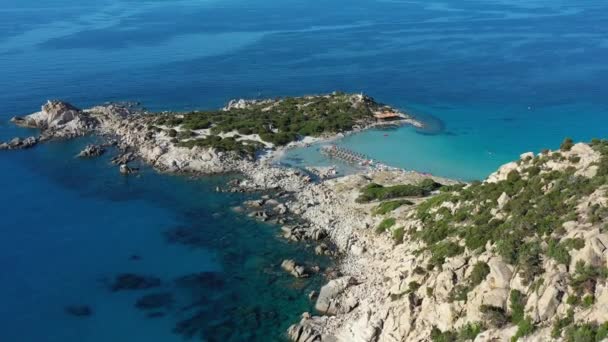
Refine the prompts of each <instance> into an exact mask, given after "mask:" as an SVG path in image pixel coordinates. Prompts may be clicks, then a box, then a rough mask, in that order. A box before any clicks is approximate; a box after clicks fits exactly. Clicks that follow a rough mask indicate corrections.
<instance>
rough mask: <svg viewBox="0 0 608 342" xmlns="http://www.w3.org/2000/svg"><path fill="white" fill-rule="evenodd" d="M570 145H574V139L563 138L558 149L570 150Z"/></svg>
mask: <svg viewBox="0 0 608 342" xmlns="http://www.w3.org/2000/svg"><path fill="white" fill-rule="evenodd" d="M572 146H574V141H573V140H572V138H565V139H564V141H562V144H561V145H560V146H559V149H560V150H562V151H570V150H571V149H572Z"/></svg>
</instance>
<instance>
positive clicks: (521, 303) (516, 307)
mask: <svg viewBox="0 0 608 342" xmlns="http://www.w3.org/2000/svg"><path fill="white" fill-rule="evenodd" d="M509 302H510V306H511V322H512V323H514V324H518V323H519V322H520V321H521V320H522V319H524V309H525V306H526V297H525V296H524V294H523V293H521V292H519V291H518V290H511V294H510V295H509Z"/></svg>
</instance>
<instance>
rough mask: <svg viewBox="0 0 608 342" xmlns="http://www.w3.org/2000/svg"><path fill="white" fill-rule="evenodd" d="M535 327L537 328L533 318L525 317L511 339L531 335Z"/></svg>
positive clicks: (515, 339)
mask: <svg viewBox="0 0 608 342" xmlns="http://www.w3.org/2000/svg"><path fill="white" fill-rule="evenodd" d="M534 329H536V327H535V326H534V322H533V321H532V318H530V317H526V318H525V319H522V320H521V321H519V323H518V324H517V332H516V333H515V336H513V337H511V341H512V342H515V341H517V340H518V339H519V338H520V337H524V336H528V335H530V334H531V333H532V332H534Z"/></svg>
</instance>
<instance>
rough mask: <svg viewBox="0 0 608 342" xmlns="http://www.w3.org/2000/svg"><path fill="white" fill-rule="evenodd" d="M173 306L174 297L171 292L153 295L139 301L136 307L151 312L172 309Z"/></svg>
mask: <svg viewBox="0 0 608 342" xmlns="http://www.w3.org/2000/svg"><path fill="white" fill-rule="evenodd" d="M172 304H173V295H172V294H171V293H169V292H159V293H151V294H148V295H145V296H143V297H141V298H139V299H138V300H137V302H136V303H135V307H137V308H138V309H142V310H151V309H159V308H166V307H170V306H171V305H172Z"/></svg>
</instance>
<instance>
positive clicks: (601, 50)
mask: <svg viewBox="0 0 608 342" xmlns="http://www.w3.org/2000/svg"><path fill="white" fill-rule="evenodd" d="M607 20H608V3H606V2H605V1H600V0H589V1H575V0H509V1H507V0H483V1H482V0H471V1H461V0H446V1H433V0H403V1H401V0H366V1H363V0H348V1H346V0H328V1H323V2H314V1H309V0H308V1H305V0H281V1H278V0H261V1H244V0H198V1H194V0H175V1H160V0H142V1H133V0H99V1H95V2H83V1H74V0H47V1H44V2H42V1H34V0H3V1H2V6H1V8H0V140H7V139H9V138H11V137H13V136H27V135H31V134H35V133H36V132H33V131H27V130H23V129H18V128H15V127H13V126H12V125H11V124H10V123H9V122H8V120H9V118H10V117H11V116H13V115H22V114H27V113H30V112H33V111H36V110H38V109H39V108H40V106H41V105H42V104H43V102H44V101H46V100H47V99H63V100H66V101H69V102H71V103H73V104H74V105H76V106H80V107H86V106H90V105H94V104H98V103H103V102H107V101H138V102H141V103H142V104H143V105H144V106H145V107H147V108H148V109H151V110H158V111H161V110H167V109H173V110H191V109H195V108H199V109H200V108H216V107H219V106H221V105H223V104H224V103H225V102H227V101H228V100H229V99H232V98H239V97H246V98H259V97H276V96H287V95H304V94H314V93H324V92H331V91H334V90H342V91H347V92H364V93H367V94H369V95H371V96H373V97H374V98H375V99H376V100H378V101H380V102H384V103H387V104H390V105H392V106H395V107H397V108H399V109H402V110H404V111H407V112H409V113H412V114H415V115H416V116H417V117H419V118H421V119H422V120H424V121H425V122H426V123H427V124H428V125H427V128H425V129H424V130H417V129H414V128H411V127H401V128H397V129H389V130H370V131H367V132H364V133H361V134H356V135H352V136H349V137H347V138H346V139H344V140H342V141H339V142H338V144H340V145H343V146H345V147H348V148H351V149H353V150H356V151H358V152H362V153H366V154H368V155H370V156H372V157H374V158H375V159H379V160H381V161H384V162H385V163H388V164H391V165H395V166H399V167H403V168H406V169H414V170H418V171H423V172H431V173H433V174H437V175H441V176H448V177H454V178H458V179H463V180H472V179H481V178H483V177H485V176H487V175H488V174H489V173H490V172H492V170H494V169H495V168H496V167H498V166H499V165H501V164H502V163H505V162H507V161H509V160H512V159H514V158H517V157H518V155H519V154H520V153H522V152H525V151H539V150H541V149H542V148H545V147H548V148H554V147H557V146H558V145H559V143H560V142H561V140H562V139H563V138H564V137H566V136H570V137H573V138H574V139H575V140H589V139H591V138H593V137H608V82H607V81H606V80H608V64H607V63H606V60H608V31H607V30H606V25H605V23H606V21H607ZM91 140H95V138H94V137H85V138H82V139H77V140H73V141H69V142H54V143H48V144H44V145H41V146H38V147H36V148H34V149H32V150H27V151H19V152H5V153H2V154H0V170H2V171H1V172H2V174H1V176H2V177H0V189H2V196H0V217H1V220H0V266H1V267H2V272H0V302H2V305H0V322H2V326H1V329H0V340H1V341H10V342H12V341H25V342H29V341H36V342H38V341H61V342H70V341H78V342H81V341H90V342H102V341H103V342H107V341H118V342H121V341H149V342H160V341H163V342H172V341H182V340H184V339H186V340H187V339H192V340H203V341H275V340H281V339H282V338H283V337H284V330H285V329H286V328H287V327H288V326H289V324H291V323H292V322H294V321H296V320H297V319H298V316H299V314H300V313H301V312H303V311H307V310H311V309H312V308H311V303H310V302H309V301H308V299H307V296H306V295H307V293H308V292H309V291H311V290H313V289H317V288H318V287H319V285H320V284H321V283H322V282H323V279H322V278H321V277H320V276H318V277H313V278H311V279H308V280H295V279H293V278H291V277H290V276H288V275H286V274H285V273H284V272H282V271H281V270H280V267H279V264H280V262H281V261H282V260H283V259H285V258H294V259H296V260H298V261H300V262H308V263H315V264H321V265H324V266H327V265H331V261H330V260H326V259H322V258H318V257H315V256H314V255H313V254H314V253H312V250H311V249H312V247H311V246H306V245H301V244H290V243H288V242H285V241H283V240H282V239H281V238H279V237H278V232H279V227H276V226H273V225H268V224H262V223H257V222H254V221H252V220H251V219H249V218H247V217H245V216H244V215H242V214H239V213H236V212H234V211H233V210H231V207H233V206H236V205H238V204H239V203H240V202H242V201H243V200H245V199H246V198H247V196H246V195H239V194H223V193H216V192H214V189H215V187H216V186H217V185H220V184H224V183H225V182H226V178H224V177H209V178H203V179H190V178H187V177H176V176H168V175H161V174H158V173H156V172H154V171H153V170H150V169H147V168H145V167H144V168H143V169H142V173H141V174H140V175H139V176H137V177H121V176H120V175H118V172H117V170H116V168H115V167H113V166H111V165H110V164H109V158H110V157H111V154H109V155H107V156H104V157H102V158H99V159H95V160H86V161H83V160H78V159H75V158H74V155H75V154H76V153H77V152H78V151H79V150H80V149H81V148H82V147H83V146H84V145H86V144H87V143H89V142H91ZM288 158H289V159H290V160H292V161H293V160H295V161H297V163H295V164H299V165H308V164H316V163H321V164H322V163H327V161H324V160H322V159H321V158H320V157H319V154H318V151H317V150H316V147H314V146H313V147H311V148H308V149H301V150H294V151H291V152H290V153H289V155H288ZM122 273H134V274H138V275H145V276H149V277H154V278H158V279H159V280H160V281H161V284H160V286H159V287H156V288H153V289H147V290H133V291H115V292H113V291H111V289H110V286H109V284H110V283H111V282H112V280H113V279H114V278H115V277H116V276H117V275H119V274H122ZM150 294H164V295H166V296H170V298H172V301H171V303H170V305H166V306H163V307H162V308H158V309H155V310H143V309H141V308H137V307H136V303H137V301H138V300H140V299H141V298H142V297H143V296H146V295H150ZM70 305H87V306H89V307H90V308H91V310H92V314H91V315H90V316H88V317H75V316H72V315H68V314H66V312H65V308H66V306H70Z"/></svg>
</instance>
